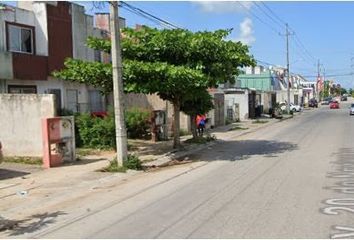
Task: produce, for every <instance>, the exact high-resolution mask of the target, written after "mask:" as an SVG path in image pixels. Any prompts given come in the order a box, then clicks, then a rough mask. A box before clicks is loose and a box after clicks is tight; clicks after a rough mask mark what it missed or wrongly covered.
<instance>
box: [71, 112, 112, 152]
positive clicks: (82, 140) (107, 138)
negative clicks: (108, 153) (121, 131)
mask: <svg viewBox="0 0 354 240" xmlns="http://www.w3.org/2000/svg"><path fill="white" fill-rule="evenodd" d="M75 124H76V127H77V132H78V133H79V139H78V140H79V143H78V144H77V146H80V145H81V146H84V147H89V148H101V149H107V148H115V146H116V142H115V140H116V137H115V124H114V117H113V116H112V115H111V114H109V115H108V116H107V117H105V118H98V117H92V116H91V115H90V114H81V115H78V116H76V118H75Z"/></svg>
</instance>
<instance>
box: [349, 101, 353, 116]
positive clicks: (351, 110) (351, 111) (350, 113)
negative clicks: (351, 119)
mask: <svg viewBox="0 0 354 240" xmlns="http://www.w3.org/2000/svg"><path fill="white" fill-rule="evenodd" d="M349 115H354V103H352V104H351V105H350V108H349Z"/></svg>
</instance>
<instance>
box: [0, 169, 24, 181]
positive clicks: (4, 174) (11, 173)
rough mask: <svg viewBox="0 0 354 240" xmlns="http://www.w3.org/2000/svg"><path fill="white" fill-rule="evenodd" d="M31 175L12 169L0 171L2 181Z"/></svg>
mask: <svg viewBox="0 0 354 240" xmlns="http://www.w3.org/2000/svg"><path fill="white" fill-rule="evenodd" d="M28 174H30V173H29V172H22V171H16V170H10V169H0V180H4V179H9V178H16V177H22V176H25V175H28Z"/></svg>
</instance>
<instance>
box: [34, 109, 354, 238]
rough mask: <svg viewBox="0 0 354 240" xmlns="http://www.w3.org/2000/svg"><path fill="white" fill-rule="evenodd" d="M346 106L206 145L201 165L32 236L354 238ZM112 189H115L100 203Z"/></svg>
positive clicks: (353, 128)
mask: <svg viewBox="0 0 354 240" xmlns="http://www.w3.org/2000/svg"><path fill="white" fill-rule="evenodd" d="M348 107H349V104H348V103H342V104H341V109H339V110H330V109H329V107H328V106H322V107H321V108H320V109H316V110H312V111H307V112H306V111H305V113H303V114H302V115H301V116H298V117H296V118H294V119H291V120H288V121H284V122H279V123H276V124H273V125H271V126H269V127H266V128H263V129H261V130H259V131H257V132H255V133H251V134H248V135H245V136H243V137H241V139H237V140H230V141H225V142H223V143H220V144H218V145H215V146H213V147H210V149H208V150H206V151H204V152H202V153H200V154H195V155H193V156H191V159H193V160H200V162H196V163H192V164H186V165H183V166H179V167H178V168H181V167H182V168H186V169H188V168H190V169H191V170H190V171H187V172H185V173H184V174H179V175H177V176H175V177H172V178H170V179H169V180H168V181H164V182H161V183H160V184H156V185H155V186H153V187H150V188H148V189H147V190H144V191H141V192H140V193H137V194H134V195H132V196H131V197H129V198H127V199H125V200H121V201H119V202H114V203H112V204H108V205H106V206H105V207H102V208H100V209H98V210H97V211H93V212H91V213H89V214H87V215H86V216H83V217H80V218H77V219H73V220H72V221H67V223H65V224H61V225H60V224H59V225H58V227H53V228H49V229H48V230H47V231H44V232H42V233H41V234H39V235H34V236H35V237H40V238H329V237H333V238H337V237H346V238H348V237H353V236H354V224H353V221H352V216H351V214H352V213H353V211H354V210H353V209H351V206H352V205H354V198H353V197H352V192H353V190H352V188H351V187H350V186H352V185H353V184H354V181H353V180H352V176H354V175H353V172H352V170H351V169H352V168H351V166H352V165H351V163H349V162H350V161H352V159H353V155H354V143H353V141H351V136H352V135H353V134H354V119H353V117H351V116H349V113H348V112H349V110H348ZM193 164H198V166H197V167H194V168H193ZM163 171H164V170H162V171H161V173H163ZM341 171H342V172H341ZM115 195H119V188H116V189H114V191H111V192H109V194H107V198H105V199H106V201H109V199H108V198H109V197H108V196H110V197H111V200H113V199H114V196H115Z"/></svg>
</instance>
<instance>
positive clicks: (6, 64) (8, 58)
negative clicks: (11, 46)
mask: <svg viewBox="0 0 354 240" xmlns="http://www.w3.org/2000/svg"><path fill="white" fill-rule="evenodd" d="M13 77H14V76H13V69H12V53H10V52H1V50H0V79H12V78H13Z"/></svg>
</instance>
